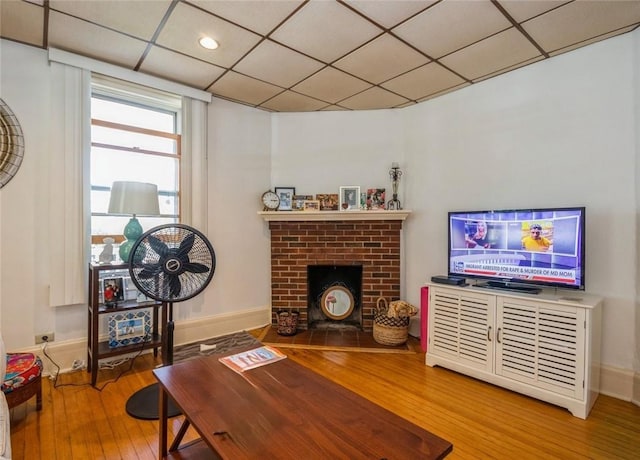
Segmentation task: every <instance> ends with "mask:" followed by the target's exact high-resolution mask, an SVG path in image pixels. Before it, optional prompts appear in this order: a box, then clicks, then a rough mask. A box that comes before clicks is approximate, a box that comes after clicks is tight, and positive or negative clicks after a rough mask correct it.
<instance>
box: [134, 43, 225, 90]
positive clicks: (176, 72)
mask: <svg viewBox="0 0 640 460" xmlns="http://www.w3.org/2000/svg"><path fill="white" fill-rule="evenodd" d="M167 62H171V66H169V67H168V66H167ZM140 71H141V72H144V73H148V74H151V75H155V76H157V77H163V78H167V79H169V80H172V81H176V82H179V83H182V84H185V85H188V86H192V87H195V88H199V89H206V88H207V87H208V86H209V85H210V84H211V83H212V82H213V81H215V80H216V79H217V78H218V77H220V75H222V74H223V72H224V71H225V69H223V68H222V67H218V66H215V65H213V64H209V63H208V62H203V61H199V60H197V59H194V58H191V57H187V56H184V55H182V54H179V53H175V52H173V51H169V50H166V49H164V48H160V47H158V46H154V47H152V48H151V50H150V51H149V53H148V54H147V56H146V57H145V59H144V61H143V62H142V65H141V66H140Z"/></svg>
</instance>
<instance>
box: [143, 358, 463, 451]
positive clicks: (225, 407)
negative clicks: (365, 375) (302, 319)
mask: <svg viewBox="0 0 640 460" xmlns="http://www.w3.org/2000/svg"><path fill="white" fill-rule="evenodd" d="M249 348H254V347H249ZM238 351H242V349H236V350H234V351H233V352H234V353H236V352H238ZM228 354H231V352H230V353H228ZM220 356H221V355H218V356H216V355H213V356H208V357H203V358H196V359H192V360H187V361H183V362H180V363H177V364H174V365H172V366H167V367H162V368H159V369H155V370H154V371H153V373H154V375H155V377H156V378H157V379H158V381H159V383H160V407H159V410H160V414H159V415H160V436H159V437H160V449H159V458H160V459H165V458H174V459H175V458H180V459H189V458H198V459H202V458H216V459H217V458H223V459H225V458H226V459H234V460H238V459H256V458H269V459H300V458H305V459H325V458H348V459H386V458H389V459H400V458H403V459H404V458H407V459H409V458H411V459H441V458H444V457H445V456H446V455H447V454H448V453H449V452H451V450H452V448H453V446H452V445H451V443H450V442H448V441H446V440H444V439H442V438H440V437H438V436H436V435H434V434H432V433H429V432H428V431H426V430H424V429H422V428H420V427H419V426H417V425H414V424H413V423H411V422H409V421H407V420H405V419H403V418H402V417H400V416H398V415H396V414H394V413H393V412H390V411H388V410H386V409H384V408H382V407H380V406H378V405H376V404H374V403H372V402H370V401H368V400H367V399H365V398H363V397H361V396H359V395H357V394H356V393H354V392H352V391H350V390H347V389H346V388H344V387H341V386H340V385H338V384H336V383H334V382H332V381H330V380H328V379H326V378H324V377H322V376H321V375H319V374H316V373H315V372H313V371H311V370H309V369H307V368H306V367H304V366H301V365H300V364H298V363H295V362H294V361H292V360H290V359H284V360H282V361H278V362H275V363H272V364H267V365H265V366H262V367H259V368H256V369H252V370H249V371H246V372H244V373H243V374H238V373H236V372H234V371H232V370H231V369H229V368H227V367H226V366H224V365H223V364H221V363H220V362H219V361H218V358H219V357H220ZM167 397H171V398H172V399H173V401H174V402H175V403H176V405H177V406H178V407H179V408H180V409H181V410H182V413H183V414H184V416H185V420H184V422H183V425H182V426H181V428H180V430H179V432H178V433H177V435H176V437H175V439H174V440H173V442H172V444H171V446H170V447H169V448H167V441H168V431H167ZM416 410H420V408H416ZM189 426H193V428H194V429H195V430H196V431H197V432H198V433H199V435H200V438H201V439H200V440H198V441H195V442H192V443H189V444H187V445H183V446H180V443H181V441H182V438H183V436H184V434H185V433H186V430H187V429H188V427H189Z"/></svg>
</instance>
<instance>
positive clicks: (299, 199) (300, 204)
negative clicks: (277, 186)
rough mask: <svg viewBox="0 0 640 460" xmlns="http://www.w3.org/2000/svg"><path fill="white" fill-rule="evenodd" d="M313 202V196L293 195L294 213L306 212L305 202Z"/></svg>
mask: <svg viewBox="0 0 640 460" xmlns="http://www.w3.org/2000/svg"><path fill="white" fill-rule="evenodd" d="M309 200H313V195H293V204H292V210H293V211H304V202H305V201H309Z"/></svg>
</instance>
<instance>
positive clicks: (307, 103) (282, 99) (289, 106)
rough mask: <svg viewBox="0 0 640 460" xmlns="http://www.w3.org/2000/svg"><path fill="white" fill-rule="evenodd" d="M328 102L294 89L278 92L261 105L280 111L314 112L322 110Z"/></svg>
mask: <svg viewBox="0 0 640 460" xmlns="http://www.w3.org/2000/svg"><path fill="white" fill-rule="evenodd" d="M326 105H327V104H326V103H325V102H322V101H317V100H315V99H312V98H310V97H307V96H303V95H302V94H297V93H294V92H293V91H285V92H283V93H281V94H278V95H277V96H276V97H274V98H272V99H269V100H268V101H267V102H265V103H264V104H262V105H261V107H265V108H267V109H271V110H275V111H278V112H312V111H315V110H320V109H322V108H323V107H325V106H326Z"/></svg>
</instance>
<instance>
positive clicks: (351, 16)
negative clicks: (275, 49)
mask: <svg viewBox="0 0 640 460" xmlns="http://www.w3.org/2000/svg"><path fill="white" fill-rule="evenodd" d="M380 33H382V30H381V29H379V28H378V27H376V26H374V25H373V24H371V23H370V22H369V21H367V20H366V19H364V18H362V17H361V16H360V15H358V14H357V13H354V12H353V11H351V10H350V9H348V8H346V7H344V6H342V5H340V4H339V3H335V2H327V1H321V0H312V1H310V2H309V3H307V4H306V5H305V6H304V7H302V8H301V9H300V10H299V11H298V12H297V13H296V14H295V15H294V16H293V17H292V18H291V19H289V20H288V21H287V22H286V23H285V24H284V25H282V26H281V27H280V28H278V29H277V30H276V31H275V32H274V33H273V34H272V35H271V38H273V39H274V40H276V41H278V42H280V43H283V44H285V45H287V46H290V47H291V48H293V49H296V50H298V51H300V52H302V53H305V54H307V55H309V56H311V57H314V58H316V59H319V60H321V61H323V62H326V63H330V62H333V61H334V60H336V59H338V58H339V57H341V56H344V55H345V54H347V53H348V52H349V51H350V50H352V49H354V48H356V47H358V46H360V45H362V44H363V43H365V42H367V41H368V40H370V39H372V38H373V37H375V36H376V35H378V34H380Z"/></svg>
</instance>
